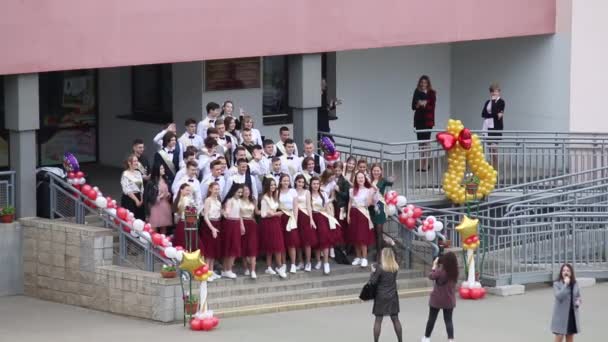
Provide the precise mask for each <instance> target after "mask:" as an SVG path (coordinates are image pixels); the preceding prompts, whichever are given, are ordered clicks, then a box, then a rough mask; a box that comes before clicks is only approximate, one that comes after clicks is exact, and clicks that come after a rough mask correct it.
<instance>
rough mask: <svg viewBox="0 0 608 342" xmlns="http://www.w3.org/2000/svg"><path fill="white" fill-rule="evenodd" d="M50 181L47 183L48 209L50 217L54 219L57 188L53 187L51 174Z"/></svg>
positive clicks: (53, 181)
mask: <svg viewBox="0 0 608 342" xmlns="http://www.w3.org/2000/svg"><path fill="white" fill-rule="evenodd" d="M49 177H50V179H51V181H50V183H49V190H50V191H49V207H50V208H49V211H50V214H51V217H50V219H51V220H53V219H55V210H56V209H57V208H56V203H55V199H56V198H57V189H55V180H54V179H53V176H49Z"/></svg>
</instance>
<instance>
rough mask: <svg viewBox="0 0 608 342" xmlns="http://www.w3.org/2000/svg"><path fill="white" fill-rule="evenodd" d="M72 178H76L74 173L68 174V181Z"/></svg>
mask: <svg viewBox="0 0 608 342" xmlns="http://www.w3.org/2000/svg"><path fill="white" fill-rule="evenodd" d="M74 177H76V175H75V174H74V172H68V179H74Z"/></svg>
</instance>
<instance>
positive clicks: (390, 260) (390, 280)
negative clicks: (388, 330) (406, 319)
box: [369, 248, 402, 342]
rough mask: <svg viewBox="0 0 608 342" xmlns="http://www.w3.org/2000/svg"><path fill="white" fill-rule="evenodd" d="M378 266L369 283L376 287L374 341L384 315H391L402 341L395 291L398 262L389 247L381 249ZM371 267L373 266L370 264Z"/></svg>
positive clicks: (378, 333)
mask: <svg viewBox="0 0 608 342" xmlns="http://www.w3.org/2000/svg"><path fill="white" fill-rule="evenodd" d="M380 263H381V265H380V267H378V269H375V270H374V273H372V276H371V278H370V280H369V283H370V284H371V285H373V286H375V287H376V296H375V297H374V308H373V309H372V313H373V314H374V316H376V320H375V322H374V341H375V342H378V339H380V329H381V328H382V319H383V318H384V316H391V320H392V321H393V327H394V328H395V334H396V335H397V341H398V342H401V341H402V330H401V322H399V294H398V293H397V271H398V270H399V264H397V261H395V253H394V252H393V250H392V249H390V248H384V249H382V255H381V258H380ZM372 268H373V266H372Z"/></svg>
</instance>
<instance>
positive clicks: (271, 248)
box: [260, 179, 287, 278]
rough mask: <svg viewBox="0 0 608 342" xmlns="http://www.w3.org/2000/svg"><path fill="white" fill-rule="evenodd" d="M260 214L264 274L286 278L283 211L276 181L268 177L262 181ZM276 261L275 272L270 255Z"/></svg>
mask: <svg viewBox="0 0 608 342" xmlns="http://www.w3.org/2000/svg"><path fill="white" fill-rule="evenodd" d="M260 216H261V217H262V219H261V220H260V238H261V245H262V251H263V252H264V253H266V264H267V265H268V268H267V269H266V274H272V275H275V274H277V273H278V274H279V276H280V277H281V278H287V274H286V271H287V266H286V265H285V262H284V260H283V254H284V253H285V242H284V238H283V227H282V225H281V217H282V216H283V212H282V211H281V210H279V202H278V190H277V183H276V181H275V180H274V179H269V180H268V181H266V182H265V183H264V191H263V196H262V204H261V212H260ZM273 255H274V259H275V262H276V266H277V268H276V272H275V270H274V269H273V268H272V256H273Z"/></svg>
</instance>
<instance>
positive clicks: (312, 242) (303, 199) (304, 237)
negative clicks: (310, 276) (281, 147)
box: [293, 175, 317, 272]
mask: <svg viewBox="0 0 608 342" xmlns="http://www.w3.org/2000/svg"><path fill="white" fill-rule="evenodd" d="M294 184H295V188H296V201H295V203H294V207H293V212H294V215H295V216H296V222H297V223H298V231H299V233H300V243H301V245H302V246H303V247H304V258H305V262H306V264H305V266H304V271H305V272H310V271H311V270H312V265H311V264H310V260H311V254H312V249H313V248H315V247H316V246H317V232H316V230H317V226H316V224H315V222H314V220H312V203H311V201H310V191H307V190H306V179H305V178H304V176H303V175H297V176H296V179H295V180H294Z"/></svg>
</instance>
